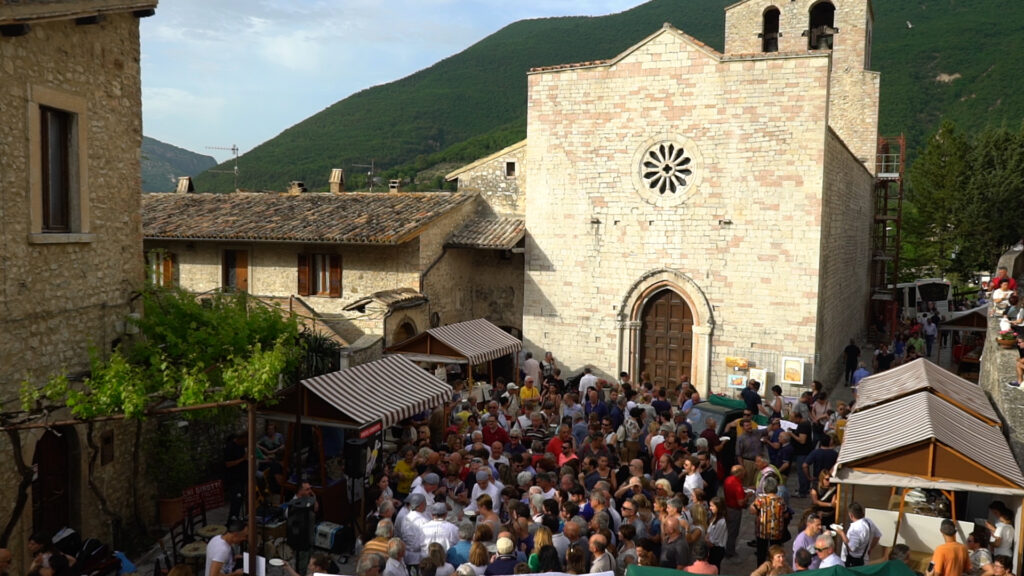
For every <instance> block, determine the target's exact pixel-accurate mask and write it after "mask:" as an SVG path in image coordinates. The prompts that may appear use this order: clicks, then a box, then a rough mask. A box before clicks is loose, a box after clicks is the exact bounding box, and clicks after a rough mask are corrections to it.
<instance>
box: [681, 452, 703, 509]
mask: <svg viewBox="0 0 1024 576" xmlns="http://www.w3.org/2000/svg"><path fill="white" fill-rule="evenodd" d="M699 468H700V461H699V460H697V457H696V456H693V455H690V456H687V457H686V460H683V472H685V473H686V479H685V480H683V494H686V497H687V498H689V499H690V501H693V499H694V498H693V491H694V490H703V489H704V478H702V477H701V475H700V469H699Z"/></svg>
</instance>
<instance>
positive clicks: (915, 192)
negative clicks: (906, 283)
mask: <svg viewBox="0 0 1024 576" xmlns="http://www.w3.org/2000/svg"><path fill="white" fill-rule="evenodd" d="M908 196H909V200H910V203H911V205H910V206H908V209H907V210H906V217H905V226H904V246H905V250H904V252H903V253H902V255H901V256H902V258H903V264H904V266H903V267H904V268H906V269H911V270H915V271H916V272H918V273H920V274H921V275H936V276H945V275H957V276H960V277H961V278H969V277H971V276H972V275H973V274H974V272H976V271H978V270H986V269H990V268H992V267H993V266H994V265H995V263H996V261H997V260H998V258H999V256H1000V254H1002V253H1003V252H1004V251H1006V249H1007V248H1009V247H1010V246H1012V245H1013V244H1015V243H1017V242H1018V241H1019V240H1020V238H1021V224H1022V222H1024V201H1022V199H1024V133H1021V132H1018V133H1012V132H1009V131H1007V130H1005V129H988V130H985V131H983V132H981V133H979V134H978V135H976V136H975V137H974V138H973V139H970V140H969V139H968V138H967V137H965V136H964V135H962V134H960V133H958V132H957V131H956V127H955V126H954V125H953V124H952V123H951V122H948V121H947V122H943V124H942V126H941V127H940V128H939V130H938V132H936V134H935V135H934V136H933V137H932V138H931V139H930V140H929V143H928V147H927V148H926V149H925V150H924V152H923V153H922V155H921V157H920V158H919V159H918V160H917V161H916V162H915V163H914V165H913V167H912V168H911V170H910V191H909V194H908Z"/></svg>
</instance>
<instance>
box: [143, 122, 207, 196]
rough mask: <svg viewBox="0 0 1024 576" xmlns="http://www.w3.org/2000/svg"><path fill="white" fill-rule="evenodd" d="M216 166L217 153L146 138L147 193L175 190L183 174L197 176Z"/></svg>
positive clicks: (144, 176)
mask: <svg viewBox="0 0 1024 576" xmlns="http://www.w3.org/2000/svg"><path fill="white" fill-rule="evenodd" d="M216 165H217V160H216V159H214V157H213V156H208V155H205V154H198V153H196V152H192V151H191V150H186V149H185V148H181V147H179V146H175V145H173V144H168V143H166V142H161V141H160V140H157V139H156V138H150V137H149V136H143V137H142V191H143V192H173V191H174V190H175V188H176V187H177V184H178V177H179V176H195V175H197V174H199V173H201V172H203V171H205V170H208V169H210V168H213V167H214V166H216Z"/></svg>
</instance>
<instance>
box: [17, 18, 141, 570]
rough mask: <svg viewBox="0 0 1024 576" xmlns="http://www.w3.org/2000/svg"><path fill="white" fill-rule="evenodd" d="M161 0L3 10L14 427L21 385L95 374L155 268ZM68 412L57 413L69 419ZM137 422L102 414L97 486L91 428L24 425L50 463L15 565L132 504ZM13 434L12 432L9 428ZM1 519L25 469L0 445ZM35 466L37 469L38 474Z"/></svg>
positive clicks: (26, 440) (33, 451)
mask: <svg viewBox="0 0 1024 576" xmlns="http://www.w3.org/2000/svg"><path fill="white" fill-rule="evenodd" d="M156 5H157V2H156V0H92V1H88V2H86V1H83V0H47V1H33V0H27V1H21V2H14V3H11V2H5V3H3V7H2V9H0V78H2V82H0V84H2V86H3V89H2V90H0V206H2V209H0V240H2V245H3V248H2V249H0V290H2V294H0V305H2V307H3V313H2V314H0V392H2V395H3V396H2V397H3V401H4V411H5V412H7V414H6V416H5V424H6V423H9V422H10V420H9V418H10V417H11V414H10V413H11V412H13V411H15V410H17V406H18V402H17V396H18V390H19V387H20V385H21V384H22V383H23V382H28V383H29V384H41V383H43V382H45V381H46V380H47V379H48V378H49V377H51V376H55V375H57V374H65V373H66V374H70V375H71V376H72V377H75V375H81V374H84V373H85V372H86V371H87V370H88V368H89V359H90V350H96V351H98V352H100V353H103V352H104V351H109V350H110V349H111V347H112V345H114V344H115V343H116V342H118V340H119V339H120V338H121V337H122V335H123V330H124V325H125V324H124V319H125V317H126V315H127V314H129V313H130V312H132V311H133V300H132V297H133V294H134V293H135V292H136V291H137V290H138V289H139V288H140V287H141V285H142V280H143V268H142V261H141V259H140V258H139V257H138V250H139V247H140V246H141V243H142V238H141V234H140V223H139V188H140V185H141V176H140V168H139V160H140V158H139V155H140V146H141V141H142V118H141V87H140V86H141V85H140V75H139V18H141V17H145V16H149V15H151V14H153V13H154V10H155V8H156ZM61 417H62V415H61V414H52V415H50V417H49V418H50V421H59V420H60V419H61ZM133 428H134V426H133V425H132V426H121V425H117V424H109V423H108V424H97V426H96V427H95V430H94V438H93V440H94V441H95V442H96V445H97V448H98V449H100V450H102V455H100V456H101V457H98V458H97V460H96V466H95V472H94V474H93V477H92V480H93V483H94V485H95V490H92V489H90V488H89V487H88V480H87V479H88V473H87V469H88V464H87V463H88V460H89V458H90V456H91V454H90V450H89V448H88V446H87V442H86V438H85V428H84V427H59V426H58V427H54V429H46V430H45V432H44V430H42V429H37V430H26V431H22V432H21V433H20V445H21V451H22V453H23V454H24V458H25V462H26V464H27V465H28V466H29V467H31V466H32V465H33V464H35V465H37V466H38V473H37V474H36V475H35V479H34V480H33V481H32V482H31V487H30V490H29V494H28V501H27V505H26V507H25V510H24V513H22V514H21V515H20V519H21V520H20V522H19V523H18V524H17V526H16V528H15V530H14V533H13V535H12V538H11V540H10V542H8V546H9V547H11V548H12V550H13V552H14V553H15V557H16V563H15V569H19V570H26V569H27V564H26V563H24V562H22V559H23V558H24V557H25V556H24V541H25V539H26V538H27V536H28V533H29V531H30V530H32V529H33V528H34V529H37V530H44V529H45V530H55V529H57V528H60V527H63V526H65V525H69V526H74V527H75V528H76V529H78V530H79V531H80V532H81V533H82V534H85V535H87V536H89V537H96V538H100V539H103V540H105V541H110V540H111V538H112V528H111V524H112V522H111V518H110V517H108V516H107V515H106V514H104V513H103V512H102V511H101V509H100V506H99V501H98V499H97V498H96V497H95V494H96V493H100V494H103V495H104V497H105V498H106V499H107V502H108V504H109V505H110V507H111V509H112V510H113V511H114V512H115V513H116V514H120V515H123V516H124V517H127V516H128V515H129V514H130V512H131V510H130V505H131V502H130V500H129V499H128V498H123V497H120V494H122V493H123V492H120V491H122V490H123V485H124V480H125V479H126V478H131V474H132V471H131V468H130V467H129V463H130V461H129V456H130V453H131V450H132V439H133V438H134V434H133V433H131V432H130V431H131V430H132V429H133ZM5 438H6V436H5ZM0 458H2V460H3V462H4V463H5V466H4V467H3V471H2V473H0V528H2V527H3V526H4V525H5V524H6V523H7V522H8V519H9V518H11V516H12V510H13V509H14V506H15V501H16V495H17V492H18V481H19V477H18V474H17V470H16V469H15V466H14V464H13V463H14V455H13V451H12V448H11V445H10V443H9V442H5V443H4V445H3V447H2V448H0ZM29 476H30V477H31V476H32V471H31V470H30V471H29Z"/></svg>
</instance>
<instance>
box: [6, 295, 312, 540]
mask: <svg viewBox="0 0 1024 576" xmlns="http://www.w3.org/2000/svg"><path fill="white" fill-rule="evenodd" d="M142 306H143V310H144V315H143V316H142V317H141V318H139V319H137V320H132V319H129V321H130V322H134V323H135V324H136V325H137V326H138V328H139V333H138V335H137V336H134V337H129V338H128V339H127V341H126V342H125V343H124V344H122V345H121V346H120V347H118V348H117V349H115V350H114V351H113V352H112V353H110V354H109V356H104V355H102V354H101V353H100V352H98V351H94V352H93V354H92V361H91V370H90V374H89V376H88V377H86V378H85V379H84V380H82V381H81V382H72V381H71V380H69V379H68V377H67V376H66V375H63V374H58V375H55V376H53V377H51V378H50V380H49V381H48V382H46V383H45V384H44V385H42V386H39V387H37V386H33V385H31V384H29V383H27V382H26V383H23V384H22V388H21V409H22V412H20V413H17V414H15V415H11V414H4V415H3V416H2V420H0V424H2V425H3V427H4V428H5V429H6V430H7V431H8V435H9V437H10V439H11V442H12V444H14V445H15V446H18V447H19V448H20V439H19V438H16V436H17V427H18V426H26V425H31V423H32V422H33V421H34V420H36V419H39V418H44V417H46V416H47V415H49V414H52V413H54V412H56V411H57V410H60V409H62V408H67V409H68V410H69V411H70V412H71V415H72V416H73V417H74V418H75V419H76V421H78V422H82V423H85V424H87V435H86V436H87V438H86V440H87V444H88V446H89V448H90V453H91V454H92V456H93V458H92V459H93V460H94V459H95V452H96V451H97V450H96V443H95V442H94V439H93V437H92V432H93V426H92V423H93V422H94V421H95V420H97V419H110V418H118V417H123V418H133V419H137V420H141V419H144V418H145V417H146V416H148V415H152V414H155V413H158V412H160V411H161V410H166V408H161V407H166V406H168V405H173V406H176V407H177V408H175V409H183V410H188V409H192V408H197V407H204V406H211V405H216V404H218V403H236V404H237V403H238V401H245V402H247V403H259V402H271V401H272V399H273V396H274V394H275V392H276V391H277V390H278V387H279V386H280V385H281V383H282V376H288V375H292V374H293V370H294V369H295V367H296V366H297V365H298V362H299V359H300V357H301V355H302V347H301V345H300V342H299V338H298V326H297V323H296V321H295V320H294V319H290V318H285V317H283V316H282V315H281V314H280V313H279V312H277V311H276V310H273V309H270V308H268V307H265V306H263V305H260V304H256V303H255V302H254V301H251V300H250V299H249V298H248V297H247V295H246V294H244V293H232V294H223V293H216V294H209V295H204V296H202V297H201V298H198V299H197V298H196V296H195V295H193V294H190V293H188V292H185V291H183V290H178V289H166V288H158V287H150V288H148V289H147V290H146V291H145V292H144V293H143V294H142ZM141 430H142V427H141V426H138V425H137V426H136V446H138V445H139V443H140V440H141V438H140V437H139V435H140V434H141ZM12 432H13V435H12ZM15 456H16V460H17V461H16V462H15V464H16V467H17V469H18V471H19V472H20V473H21V476H22V478H23V481H22V483H21V487H20V488H19V493H18V495H17V498H16V500H15V502H16V506H15V509H14V511H13V512H12V516H11V518H9V519H8V522H7V525H6V528H5V529H4V530H3V531H2V532H0V536H4V535H8V536H9V534H10V532H11V530H12V529H13V526H14V524H16V523H17V521H18V518H19V517H20V515H21V512H22V510H23V509H24V502H25V500H26V499H27V498H26V494H25V493H27V488H28V486H27V485H26V483H25V482H24V478H25V477H26V474H27V472H26V471H30V470H31V469H30V468H28V467H25V466H24V461H23V458H21V457H20V456H21V455H20V450H16V452H15ZM135 456H136V457H137V454H136V455H135ZM133 466H135V467H137V461H136V462H135V463H134V464H133ZM92 468H93V466H92V463H91V461H90V466H89V472H90V474H89V487H90V489H91V490H92V491H93V493H94V495H95V496H96V498H97V500H98V502H99V503H100V506H101V508H102V509H103V510H104V512H105V513H106V514H107V515H108V516H110V518H111V520H112V521H118V522H119V521H121V518H120V517H119V516H118V515H117V514H115V513H114V512H113V511H111V510H110V509H109V508H108V507H107V506H106V498H105V497H104V495H103V494H102V492H101V491H100V489H99V487H98V486H97V485H96V483H94V482H93V481H92ZM29 485H30V483H29ZM136 504H137V503H136ZM135 516H136V517H135V518H134V521H135V524H136V526H137V527H138V528H143V527H142V521H141V519H140V517H139V514H138V507H137V505H136V513H135ZM142 533H144V530H142ZM0 544H2V542H0Z"/></svg>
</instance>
